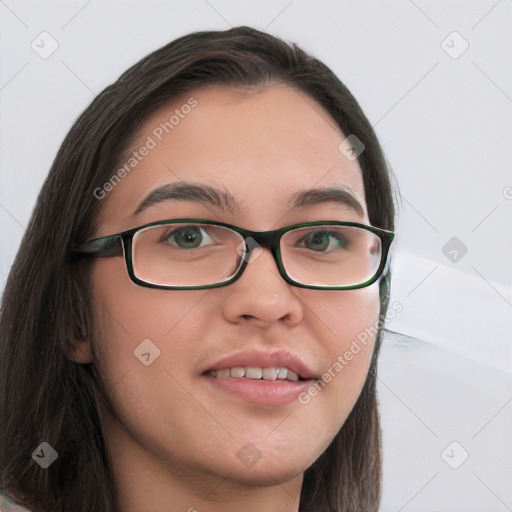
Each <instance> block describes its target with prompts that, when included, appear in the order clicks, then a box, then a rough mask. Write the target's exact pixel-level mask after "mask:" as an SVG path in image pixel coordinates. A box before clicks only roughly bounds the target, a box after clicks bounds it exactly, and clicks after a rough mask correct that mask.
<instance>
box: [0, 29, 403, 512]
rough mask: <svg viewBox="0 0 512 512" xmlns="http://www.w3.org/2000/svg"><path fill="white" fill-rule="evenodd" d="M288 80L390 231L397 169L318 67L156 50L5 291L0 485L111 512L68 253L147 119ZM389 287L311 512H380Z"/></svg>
mask: <svg viewBox="0 0 512 512" xmlns="http://www.w3.org/2000/svg"><path fill="white" fill-rule="evenodd" d="M269 83H283V84H287V85H290V86H292V87H294V88H295V89H296V90H298V91H300V92H301V93H305V94H306V95H309V97H311V98H313V99H314V100H316V101H317V102H318V103H319V104H320V105H322V106H323V107H324V108H325V109H326V110H327V111H328V112H329V113H330V114H331V116H332V117H333V119H334V120H335V122H336V123H337V124H338V125H339V127H340V128H341V130H342V132H343V133H344V134H345V135H349V134H353V135H355V136H356V137H357V138H358V139H359V140H361V141H362V142H363V143H364V145H365V146H366V148H365V151H364V152H363V153H362V154H361V155H360V156H359V164H360V166H361V169H362V173H363V181H364V187H365V196H366V203H367V206H368V215H369V219H370V222H371V224H372V225H374V226H377V227H381V228H385V229H390V230H392V229H393V228H394V217H395V210H394V202H393V190H392V186H391V184H390V171H389V169H388V168H387V165H386V162H385V160H384V157H383V153H382V150H381V148H380V145H379V143H378V141H377V138H376V136H375V133H374V131H373V129H372V127H371V124H370V123H369V122H368V120H367V118H366V117H365V115H364V114H363V112H362V110H361V108H360V107H359V105H358V103H357V101H356V100H355V99H354V97H353V96H352V94H351V93H350V92H349V91H348V89H347V88H346V87H345V86H344V85H343V83H341V82H340V80H339V79H338V78H337V77H336V76H335V75H334V73H333V72H332V71H331V70H330V69H329V68H328V67H327V66H325V65H324V64H323V63H322V62H320V61H319V60H317V59H315V58H313V57H312V56H310V55H308V54H307V53H305V52H304V51H303V50H301V49H300V48H299V47H298V46H297V45H295V44H289V43H287V42H284V41H282V40H280V39H278V38H275V37H273V36H271V35H269V34H266V33H263V32H260V31H258V30H255V29H252V28H248V27H236V28H233V29H230V30H227V31H205V32H195V33H192V34H188V35H186V36H183V37H180V38H178V39H176V40H174V41H173V42H171V43H169V44H167V45H166V46H164V47H163V48H161V49H159V50H157V51H155V52H153V53H151V54H150V55H148V56H147V57H145V58H143V59H142V60H141V61H140V62H138V63H137V64H135V65H134V66H132V67H131V68H130V69H128V70H127V71H126V72H125V73H124V74H123V75H122V76H121V77H120V78H119V79H118V80H117V81H116V82H115V83H114V84H112V85H111V86H109V87H107V88H106V89H105V90H104V91H103V92H102V93H100V94H99V95H98V96H97V97H96V98H95V99H94V101H93V102H92V104H91V105H90V106H89V107H88V108H87V109H86V110H85V111H84V112H83V114H82V115H81V116H80V117H79V118H78V119H77V121H76V122H75V124H74V125H73V126H72V128H71V130H70V131H69V133H68V135H67V136H66V138H65V140H64V142H63V144H62V146H61V148H60V150H59V152H58V154H57V156H56V158H55V161H54V163H53V165H52V168H51V170H50V173H49V175H48V178H47V179H46V182H45V183H44V186H43V188H42V190H41V192H40V195H39V198H38V200H37V204H36V206H35V209H34V212H33V215H32V219H31V221H30V224H29V226H28V229H27V231H26V233H25V236H24V238H23V241H22V243H21V247H20V249H19V252H18V255H17V257H16V260H15V262H14V264H13V266H12V269H11V272H10V275H9V278H8V281H7V285H6V288H5V291H4V296H3V302H2V308H1V312H0V315H1V316H0V412H1V417H2V425H1V428H0V485H1V486H3V487H4V488H5V489H6V490H7V491H8V492H9V493H11V494H12V495H13V496H15V497H16V498H17V499H18V500H20V501H21V502H23V503H24V504H26V505H27V506H29V507H31V508H32V509H34V510H36V511H38V512H46V511H53V512H64V511H69V510H74V511H76V512H82V511H83V512H91V511H101V512H111V511H112V510H113V505H112V503H113V488H114V487H113V481H112V475H111V472H110V469H109V463H108V460H107V458H106V456H105V449H104V448H105V447H104V443H103V438H102V433H101V426H100V422H99V418H98V412H97V401H98V400H99V399H101V396H102V393H103V391H102V385H101V379H100V377H99V375H98V373H97V369H96V368H95V366H94V365H80V364H76V363H73V362H71V361H69V360H68V359H67V358H66V357H65V354H66V353H67V352H68V350H69V349H70V348H72V346H73V343H74V342H76V340H81V339H86V338H87V337H91V332H90V331H91V326H93V325H94V320H93V316H92V305H91V302H92V296H91V293H90V287H89V276H90V265H91V263H90V262H87V261H85V262H80V263H70V262H69V261H68V260H67V255H68V251H69V248H70V247H71V246H72V245H75V244H80V243H81V242H83V241H85V240H86V239H87V238H88V237H89V236H91V235H92V234H93V233H94V229H95V222H96V219H97V218H98V214H99V211H100V209H101V207H102V201H100V200H98V199H97V198H96V196H95V194H94V191H95V190H96V189H97V188H98V187H102V186H103V184H104V183H106V182H107V181H108V180H109V178H111V176H112V174H113V172H114V171H115V169H117V167H116V166H117V165H119V162H120V161H122V157H123V153H124V152H125V151H126V150H127V148H128V147H129V144H130V142H131V140H133V137H134V135H135V134H136V133H137V129H138V128H139V127H140V126H141V125H142V123H143V121H144V120H145V119H146V118H147V117H148V116H149V115H150V114H151V113H152V112H154V111H155V110H156V109H157V108H158V107H159V106H160V105H162V104H163V103H165V102H167V101H169V100H170V99H172V98H173V97H174V96H176V95H177V94H179V93H183V92H187V91H192V90H194V89H195V88H197V87H202V86H205V85H209V84H215V85H225V86H242V87H244V86H245V87H258V86H263V87H264V86H265V85H266V84H269ZM389 279H390V275H389V273H387V274H386V275H384V276H383V277H382V278H381V281H380V298H381V310H380V322H381V324H380V328H379V333H378V335H377V340H376V346H375V350H374V353H373V357H372V361H371V366H370V370H369V373H368V376H367V378H366V382H365V384H364V387H363V390H362V392H361V395H360V396H359V398H358V400H357V403H356V405H355V406H354V408H353V410H352V412H351V413H350V415H349V417H348V418H347V420H346V422H345V424H344V425H343V427H342V428H341V430H340V431H339V433H338V434H337V435H336V437H335V438H334V440H333V441H332V443H331V444H330V446H329V447H328V448H327V450H326V451H325V452H324V453H323V454H322V455H321V456H320V457H319V459H318V460H317V461H315V462H314V463H313V464H312V466H311V467H309V468H308V469H307V470H306V472H305V475H304V482H303V487H302V492H301V498H300V511H301V512H306V511H307V512H328V511H329V512H331V511H337V512H341V511H343V512H356V511H357V512H361V511H363V510H364V511H367V512H370V511H377V510H378V507H379V501H380V492H381V441H380V425H379V415H378V409H377V398H376V369H377V356H378V352H379V348H380V343H381V332H382V325H383V322H384V317H385V314H386V311H387V307H388V296H389V293H388V292H389ZM43 441H45V442H47V443H49V444H50V445H51V446H52V447H53V448H54V449H55V450H56V451H57V452H58V458H57V459H56V460H55V462H54V463H53V464H52V465H51V466H50V467H48V468H47V469H45V470H42V469H41V468H40V467H39V465H37V464H36V463H35V462H34V461H33V460H32V458H31V454H32V452H33V450H34V449H35V448H36V447H38V446H39V445H40V443H42V442H43Z"/></svg>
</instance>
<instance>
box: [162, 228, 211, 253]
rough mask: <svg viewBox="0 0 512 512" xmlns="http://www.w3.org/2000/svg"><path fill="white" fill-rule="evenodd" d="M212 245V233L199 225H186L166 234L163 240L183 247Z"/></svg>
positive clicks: (193, 247) (165, 242)
mask: <svg viewBox="0 0 512 512" xmlns="http://www.w3.org/2000/svg"><path fill="white" fill-rule="evenodd" d="M203 241H204V242H205V244H204V245H210V244H211V243H212V242H213V241H212V239H211V237H210V235H209V234H208V233H207V232H206V231H205V230H204V229H203V228H201V227H199V226H184V227H180V228H178V229H175V230H174V231H171V232H170V233H167V234H166V235H164V236H163V237H162V239H161V242H162V243H164V244H169V245H176V246H178V247H179V248H181V249H197V248H198V247H204V245H201V243H202V242H203Z"/></svg>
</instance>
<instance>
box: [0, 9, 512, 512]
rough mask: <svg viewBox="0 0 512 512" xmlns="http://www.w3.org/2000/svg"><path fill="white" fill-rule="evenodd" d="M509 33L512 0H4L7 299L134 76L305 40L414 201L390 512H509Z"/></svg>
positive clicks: (391, 443) (406, 220) (393, 361)
mask: <svg viewBox="0 0 512 512" xmlns="http://www.w3.org/2000/svg"><path fill="white" fill-rule="evenodd" d="M511 22H512V1H511V0H500V1H496V0H491V1H465V2H463V1H460V2H454V1H450V2H440V1H437V2H435V1H420V0H417V1H412V0H400V1H399V0H396V1H381V2H377V1H374V2H369V1H360V2H348V1H315V2H313V1H311V0H308V1H305V0H302V1H301V0H293V1H289V0H284V1H272V2H271V1H259V2H234V1H232V0H231V1H220V0H208V1H207V0H193V1H188V2H164V1H152V2H141V1H134V0H132V1H130V2H128V1H124V2H114V1H101V0H92V1H81V2H75V1H67V2H48V1H44V2H42V1H41V2H37V3H36V2H21V1H15V0H5V1H0V44H1V61H0V113H1V114H0V230H1V234H2V236H1V238H0V243H1V246H0V286H1V287H3V284H4V282H5V279H6V277H7V274H8V271H9V268H10V265H11V263H12V260H13V259H14V256H15V254H16V251H17V247H18V245H19V242H20V240H21V237H22V235H23V232H24V228H25V226H26V225H27V222H28V220H29V217H30V214H31V211H32V208H33V206H34V203H35V200H36V197H37V194H38V191H39V189H40V187H41V185H42V182H43V180H44V179H45V177H46V175H47V172H48V169H49V167H50V165H51V162H52V160H53V158H54V156H55V154H56V151H57V149H58V147H59V145H60V144H61V142H62V140H63V138H64V136H65V134H66V133H67V131H68V129H69V128H70V126H71V124H72V123H73V121H74V120H75V119H76V117H77V116H78V115H79V114H80V113H81V111H82V110H83V109H84V108H85V107H86V106H87V105H88V104H89V103H90V101H91V100H92V99H93V98H94V96H95V95H96V94H97V93H99V92H100V91H101V90H102V89H103V88H104V87H105V86H107V85H108V84H110V83H111V82H112V81H114V80H115V79H116V78H117V77H118V76H119V74H120V73H121V72H123V71H124V70H125V69H126V68H127V67H129V66H130V65H132V64H133V63H134V62H135V61H137V60H138V59H139V58H141V57H143V56H144V55H146V54H147V53H149V52H150V51H152V50H154V49H156V48H158V47H159V46H161V45H163V44H165V43H167V42H168V41H170V40H172V39H174V38H176V37H178V36H180V35H183V34H185V33H187V32H190V31H195V30H206V29H226V28H229V26H235V25H241V24H245V25H250V26H254V27H256V28H260V29H264V30H268V31H269V32H271V33H273V34H275V35H277V36H280V37H283V38H285V39H288V40H292V41H295V42H297V43H299V45H301V46H302V47H303V48H304V49H305V50H307V51H309V52H311V53H313V54H314V55H316V56H317V57H319V58H320V59H321V60H323V61H324V62H325V63H326V64H327V65H329V66H330V67H331V68H332V69H333V70H334V71H335V72H336V73H337V74H338V76H339V77H340V78H341V80H342V81H344V82H345V84H346V85H347V86H348V87H349V89H350V90H351V91H352V92H353V93H354V95H355V96H356V98H357V99H358V100H359V102H360V104H361V106H362V108H363V109H364V111H365V113H366V114H367V116H368V118H369V119H370V121H371V123H372V124H373V126H374V127H375V130H376V132H377V135H378V137H379V139H380V141H381V143H382V145H383V147H384V151H385V153H386V156H387V159H388V160H389V162H390V164H391V166H392V168H393V170H394V172H395V174H396V177H397V182H398V184H399V187H400V192H401V197H402V199H401V205H400V212H399V222H398V227H397V232H398V239H397V244H396V248H395V253H394V258H393V259H394V264H393V271H394V284H393V300H395V301H398V302H400V304H401V305H402V306H403V310H402V312H400V313H399V314H398V315H397V317H396V318H395V319H393V320H392V321H391V322H390V323H389V326H388V328H389V330H390V331H394V332H397V333H399V335H396V334H393V333H391V334H389V336H388V337H387V339H386V341H385V344H384V348H383V353H382V358H381V366H380V380H379V396H380V401H381V411H382V419H383V432H384V449H385V461H384V477H385V478H384V496H383V506H382V510H383V511H402V510H404V511H407V512H412V511H418V512H419V511H445V510H446V511H451V512H454V511H459V510H460V511H465V512H468V511H475V512H476V511H478V512H494V511H496V512H500V511H506V510H512V490H511V487H510V481H511V479H512V441H511V439H510V425H511V421H512V343H511V341H512V329H511V322H510V318H511V308H512V291H511V285H512V266H511V263H510V262H511V261H512V242H511V239H512V238H511V233H512V229H511V228H512V173H511V171H510V162H511V161H512V159H511V157H512V143H511V142H512V141H511V135H512V59H511V54H512V44H511V38H512V36H511V34H512V30H511V28H512V24H511ZM44 31H46V32H48V33H49V34H50V35H51V39H54V40H55V41H56V42H57V44H58V48H57V49H56V51H55V52H54V53H53V54H52V55H50V56H49V57H48V58H42V57H41V56H40V54H38V53H37V52H36V51H34V49H33V48H32V47H31V44H33V45H37V44H39V45H40V46H41V44H42V43H41V38H45V39H44V41H45V44H44V47H45V48H46V49H48V48H50V45H51V44H52V41H51V39H49V36H41V35H40V34H41V33H42V32H44ZM454 32H457V34H454ZM466 46H468V47H467V49H466V50H465V51H463V52H462V50H464V48H465V47H466ZM40 51H42V50H40ZM454 237H455V238H456V240H455V241H453V240H452V241H451V242H449V241H450V240H451V239H452V238H454ZM447 243H449V245H448V246H447V247H446V248H445V249H444V250H443V247H445V245H446V244H447ZM454 249H455V250H457V254H456V255H454V253H453V250H454ZM450 251H452V252H451V254H450ZM464 251H467V252H466V253H465V254H464V255H462V253H463V252H464ZM454 441H456V442H457V443H458V444H457V445H455V448H454V445H452V444H451V443H452V442H454ZM458 446H460V447H461V448H462V449H460V448H458ZM447 447H449V448H448V450H445V449H446V448H447ZM464 452H467V453H468V454H469V457H468V458H467V460H466V461H465V462H464V463H463V464H461V465H460V467H458V468H457V469H453V468H452V467H451V466H450V465H449V464H448V463H447V460H448V461H449V462H450V463H451V464H452V466H453V465H456V463H457V462H460V461H461V460H462V458H463V457H464ZM443 454H444V455H443Z"/></svg>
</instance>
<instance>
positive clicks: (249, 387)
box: [202, 375, 313, 407]
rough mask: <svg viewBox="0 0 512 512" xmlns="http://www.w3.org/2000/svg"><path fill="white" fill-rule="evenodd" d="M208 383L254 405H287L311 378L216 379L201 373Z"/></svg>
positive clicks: (309, 382)
mask: <svg viewBox="0 0 512 512" xmlns="http://www.w3.org/2000/svg"><path fill="white" fill-rule="evenodd" d="M202 377H204V378H205V379H206V381H207V382H208V384H209V385H210V386H211V387H212V388H214V389H215V391H217V390H221V391H226V392H227V393H230V394H232V395H234V396H238V397H239V398H242V399H243V400H245V401H246V402H251V403H253V404H255V405H262V406H273V407H277V406H280V405H287V404H290V403H292V402H294V401H295V400H298V396H299V395H300V394H301V393H303V392H304V391H306V390H307V389H308V388H309V386H311V384H312V382H313V381H312V380H298V381H289V380H279V379H278V380H263V379H261V380H257V379H246V378H233V377H228V378H227V379H217V378H215V377H210V376H209V375H203V376H202Z"/></svg>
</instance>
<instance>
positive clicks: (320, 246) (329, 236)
mask: <svg viewBox="0 0 512 512" xmlns="http://www.w3.org/2000/svg"><path fill="white" fill-rule="evenodd" d="M302 241H304V245H305V246H306V247H307V248H308V249H311V250H313V251H321V252H329V251H333V250H336V249H345V247H346V246H347V243H348V241H347V239H346V238H345V237H344V236H343V235H342V234H341V233H339V232H336V231H328V230H325V229H321V230H320V229H319V230H316V231H311V232H310V233H308V234H307V235H306V236H304V238H303V239H302Z"/></svg>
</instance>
